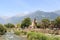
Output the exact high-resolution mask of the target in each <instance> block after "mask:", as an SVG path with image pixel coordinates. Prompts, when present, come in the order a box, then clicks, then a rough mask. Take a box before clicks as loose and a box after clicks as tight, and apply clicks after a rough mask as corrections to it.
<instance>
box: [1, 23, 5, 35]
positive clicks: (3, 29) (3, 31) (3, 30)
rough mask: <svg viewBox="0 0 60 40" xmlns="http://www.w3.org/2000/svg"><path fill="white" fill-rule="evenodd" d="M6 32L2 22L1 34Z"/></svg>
mask: <svg viewBox="0 0 60 40" xmlns="http://www.w3.org/2000/svg"><path fill="white" fill-rule="evenodd" d="M5 33H6V28H5V27H4V26H3V25H2V24H0V35H3V34H5Z"/></svg>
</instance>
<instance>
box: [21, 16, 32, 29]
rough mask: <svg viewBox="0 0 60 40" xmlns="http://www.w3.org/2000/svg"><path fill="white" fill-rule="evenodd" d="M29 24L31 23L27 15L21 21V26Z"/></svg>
mask: <svg viewBox="0 0 60 40" xmlns="http://www.w3.org/2000/svg"><path fill="white" fill-rule="evenodd" d="M30 24H31V19H30V18H28V17H27V18H25V19H24V20H23V21H22V23H21V28H25V27H28V26H29V25H30Z"/></svg>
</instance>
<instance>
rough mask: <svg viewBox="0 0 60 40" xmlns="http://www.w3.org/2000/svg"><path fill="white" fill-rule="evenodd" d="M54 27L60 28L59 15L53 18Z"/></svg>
mask: <svg viewBox="0 0 60 40" xmlns="http://www.w3.org/2000/svg"><path fill="white" fill-rule="evenodd" d="M55 27H56V28H60V16H59V17H57V18H56V19H55Z"/></svg>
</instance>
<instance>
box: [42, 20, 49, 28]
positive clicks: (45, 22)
mask: <svg viewBox="0 0 60 40" xmlns="http://www.w3.org/2000/svg"><path fill="white" fill-rule="evenodd" d="M41 22H42V25H43V28H48V26H49V24H50V20H49V19H42V21H41Z"/></svg>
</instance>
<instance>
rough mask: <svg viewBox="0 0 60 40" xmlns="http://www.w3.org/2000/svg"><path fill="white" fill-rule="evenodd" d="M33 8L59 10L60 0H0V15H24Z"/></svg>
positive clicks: (33, 9)
mask: <svg viewBox="0 0 60 40" xmlns="http://www.w3.org/2000/svg"><path fill="white" fill-rule="evenodd" d="M35 10H41V11H54V10H60V0H0V16H1V17H3V16H8V17H11V16H14V15H25V14H27V13H28V12H30V11H35ZM22 12H23V13H22Z"/></svg>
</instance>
